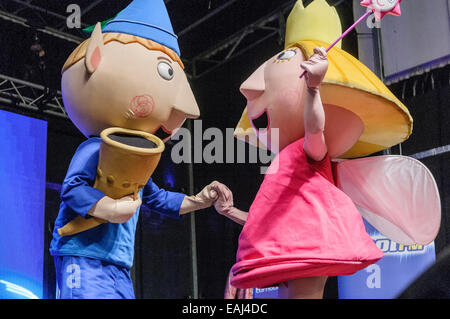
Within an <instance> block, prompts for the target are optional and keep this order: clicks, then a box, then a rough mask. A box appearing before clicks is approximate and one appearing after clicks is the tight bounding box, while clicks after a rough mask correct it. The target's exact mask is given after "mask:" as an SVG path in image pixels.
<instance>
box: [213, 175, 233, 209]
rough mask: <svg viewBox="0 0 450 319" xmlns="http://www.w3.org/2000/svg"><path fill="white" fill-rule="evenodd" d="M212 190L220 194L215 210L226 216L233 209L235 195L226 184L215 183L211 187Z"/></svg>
mask: <svg viewBox="0 0 450 319" xmlns="http://www.w3.org/2000/svg"><path fill="white" fill-rule="evenodd" d="M211 190H212V191H214V192H216V193H217V194H218V197H217V200H216V202H215V203H214V208H215V209H216V211H217V212H218V213H219V214H222V215H226V213H227V212H228V211H229V209H230V208H231V207H233V205H234V202H233V193H232V192H231V191H230V190H229V189H228V187H226V186H225V185H224V184H221V183H219V182H214V183H213V184H212V185H211Z"/></svg>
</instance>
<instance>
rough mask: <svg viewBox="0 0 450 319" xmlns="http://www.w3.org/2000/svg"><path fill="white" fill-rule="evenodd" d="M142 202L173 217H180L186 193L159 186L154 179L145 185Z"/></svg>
mask: <svg viewBox="0 0 450 319" xmlns="http://www.w3.org/2000/svg"><path fill="white" fill-rule="evenodd" d="M142 194H143V195H142V203H143V204H144V205H146V206H147V207H148V208H150V209H152V210H155V211H156V212H158V213H160V214H162V215H166V216H169V217H171V218H175V219H177V218H180V209H181V204H182V203H183V201H184V198H185V197H186V195H185V194H181V193H177V192H170V191H166V190H164V189H162V188H159V187H158V186H157V185H156V184H155V183H153V181H152V179H150V180H149V181H148V182H147V185H145V186H144V191H143V193H142Z"/></svg>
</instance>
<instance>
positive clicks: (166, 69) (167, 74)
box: [158, 62, 174, 81]
mask: <svg viewBox="0 0 450 319" xmlns="http://www.w3.org/2000/svg"><path fill="white" fill-rule="evenodd" d="M158 73H159V75H160V76H161V77H162V78H163V79H165V80H167V81H170V80H172V79H173V75H174V72H173V69H172V67H171V66H170V65H169V63H167V62H160V63H159V64H158Z"/></svg>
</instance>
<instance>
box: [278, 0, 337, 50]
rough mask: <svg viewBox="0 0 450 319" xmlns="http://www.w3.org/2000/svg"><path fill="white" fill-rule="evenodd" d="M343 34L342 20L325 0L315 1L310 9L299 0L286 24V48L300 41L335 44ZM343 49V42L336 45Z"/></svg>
mask: <svg viewBox="0 0 450 319" xmlns="http://www.w3.org/2000/svg"><path fill="white" fill-rule="evenodd" d="M341 34H342V25H341V20H340V19H339V16H338V14H337V12H336V9H335V8H334V7H330V6H329V5H328V3H327V2H326V1H325V0H314V1H313V2H312V3H311V4H310V5H309V6H308V7H306V8H305V7H304V6H303V0H298V1H297V3H296V4H295V6H294V9H292V11H291V13H290V14H289V17H288V19H287V22H286V39H285V48H288V47H290V46H292V45H295V44H296V43H298V42H300V41H305V40H319V41H322V42H325V43H329V44H331V43H333V42H334V41H335V40H336V39H337V38H339V36H340V35H341ZM336 45H337V46H338V47H339V48H340V47H341V41H339V43H337V44H336Z"/></svg>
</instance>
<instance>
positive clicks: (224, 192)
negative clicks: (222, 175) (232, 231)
mask: <svg viewBox="0 0 450 319" xmlns="http://www.w3.org/2000/svg"><path fill="white" fill-rule="evenodd" d="M211 190H213V191H214V192H216V193H217V200H216V202H215V203H214V207H215V209H216V211H217V212H218V213H219V214H221V215H223V216H225V217H228V218H229V219H231V220H232V221H234V222H236V223H238V224H240V225H244V224H245V222H246V221H247V217H248V213H247V212H244V211H242V210H239V209H237V208H236V207H234V202H233V193H232V192H231V191H230V190H229V189H228V187H226V186H225V185H223V184H220V183H218V184H213V185H211Z"/></svg>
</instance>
